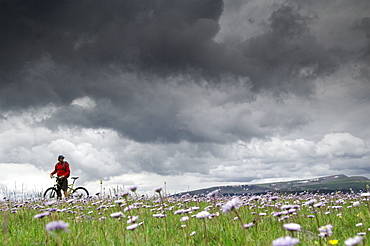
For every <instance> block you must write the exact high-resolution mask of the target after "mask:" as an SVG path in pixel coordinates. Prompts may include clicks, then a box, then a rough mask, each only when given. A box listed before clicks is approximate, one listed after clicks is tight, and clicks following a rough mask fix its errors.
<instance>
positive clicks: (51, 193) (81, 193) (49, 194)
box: [44, 176, 89, 199]
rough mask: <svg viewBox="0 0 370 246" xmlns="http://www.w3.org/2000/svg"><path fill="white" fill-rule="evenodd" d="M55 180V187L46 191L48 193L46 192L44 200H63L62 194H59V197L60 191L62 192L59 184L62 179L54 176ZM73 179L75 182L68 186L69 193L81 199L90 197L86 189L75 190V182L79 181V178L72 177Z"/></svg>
mask: <svg viewBox="0 0 370 246" xmlns="http://www.w3.org/2000/svg"><path fill="white" fill-rule="evenodd" d="M53 178H55V184H54V186H53V187H50V188H48V189H46V191H45V192H44V198H56V197H57V198H60V199H61V198H62V197H61V195H62V193H59V195H58V192H59V191H58V190H61V189H60V185H59V183H58V181H59V179H60V178H59V177H57V176H53ZM71 179H72V180H73V182H72V183H71V184H68V187H67V193H68V194H72V196H74V197H79V198H82V197H83V198H87V197H89V192H88V191H87V190H86V189H85V188H84V187H76V188H74V185H75V182H76V180H77V179H78V177H71ZM60 192H61V191H60Z"/></svg>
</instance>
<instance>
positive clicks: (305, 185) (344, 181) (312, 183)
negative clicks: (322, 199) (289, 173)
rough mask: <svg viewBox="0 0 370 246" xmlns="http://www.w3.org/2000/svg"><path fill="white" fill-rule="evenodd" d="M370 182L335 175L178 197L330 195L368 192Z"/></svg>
mask: <svg viewBox="0 0 370 246" xmlns="http://www.w3.org/2000/svg"><path fill="white" fill-rule="evenodd" d="M369 185H370V180H369V179H368V178H366V177H363V176H352V177H348V176H346V175H343V174H340V175H333V176H326V177H320V178H314V179H302V180H292V181H287V182H274V183H264V184H255V185H228V186H215V187H210V188H206V189H199V190H193V191H188V192H182V193H178V194H176V195H183V194H190V195H206V194H208V193H209V192H212V191H214V190H217V189H219V190H220V193H219V194H220V195H221V194H222V195H247V194H262V193H266V192H277V193H296V192H303V191H307V192H320V193H330V192H336V191H342V192H351V191H360V190H363V191H367V190H368V188H369V187H368V186H369Z"/></svg>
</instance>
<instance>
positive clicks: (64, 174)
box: [50, 155, 71, 199]
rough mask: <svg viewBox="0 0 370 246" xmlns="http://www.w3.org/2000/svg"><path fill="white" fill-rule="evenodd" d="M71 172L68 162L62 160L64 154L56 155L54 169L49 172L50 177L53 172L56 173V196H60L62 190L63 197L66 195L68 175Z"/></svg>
mask: <svg viewBox="0 0 370 246" xmlns="http://www.w3.org/2000/svg"><path fill="white" fill-rule="evenodd" d="M70 173H71V170H70V169H69V164H68V162H66V161H64V156H63V155H60V156H58V163H57V164H55V167H54V171H53V172H51V173H50V178H52V177H53V175H54V174H57V176H58V179H57V180H58V181H57V182H58V184H59V185H58V189H57V195H58V198H59V199H61V198H62V192H61V190H63V192H64V197H66V198H67V197H68V179H67V178H68V177H69V175H70Z"/></svg>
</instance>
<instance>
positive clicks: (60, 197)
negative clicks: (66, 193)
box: [57, 190, 62, 199]
mask: <svg viewBox="0 0 370 246" xmlns="http://www.w3.org/2000/svg"><path fill="white" fill-rule="evenodd" d="M57 197H58V199H62V191H61V190H57Z"/></svg>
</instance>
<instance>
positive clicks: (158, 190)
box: [154, 187, 162, 193]
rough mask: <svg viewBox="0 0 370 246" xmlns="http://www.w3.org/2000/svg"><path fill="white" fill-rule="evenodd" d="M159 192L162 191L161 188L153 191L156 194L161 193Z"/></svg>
mask: <svg viewBox="0 0 370 246" xmlns="http://www.w3.org/2000/svg"><path fill="white" fill-rule="evenodd" d="M161 191H162V187H159V188H156V189H154V192H157V193H161Z"/></svg>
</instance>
